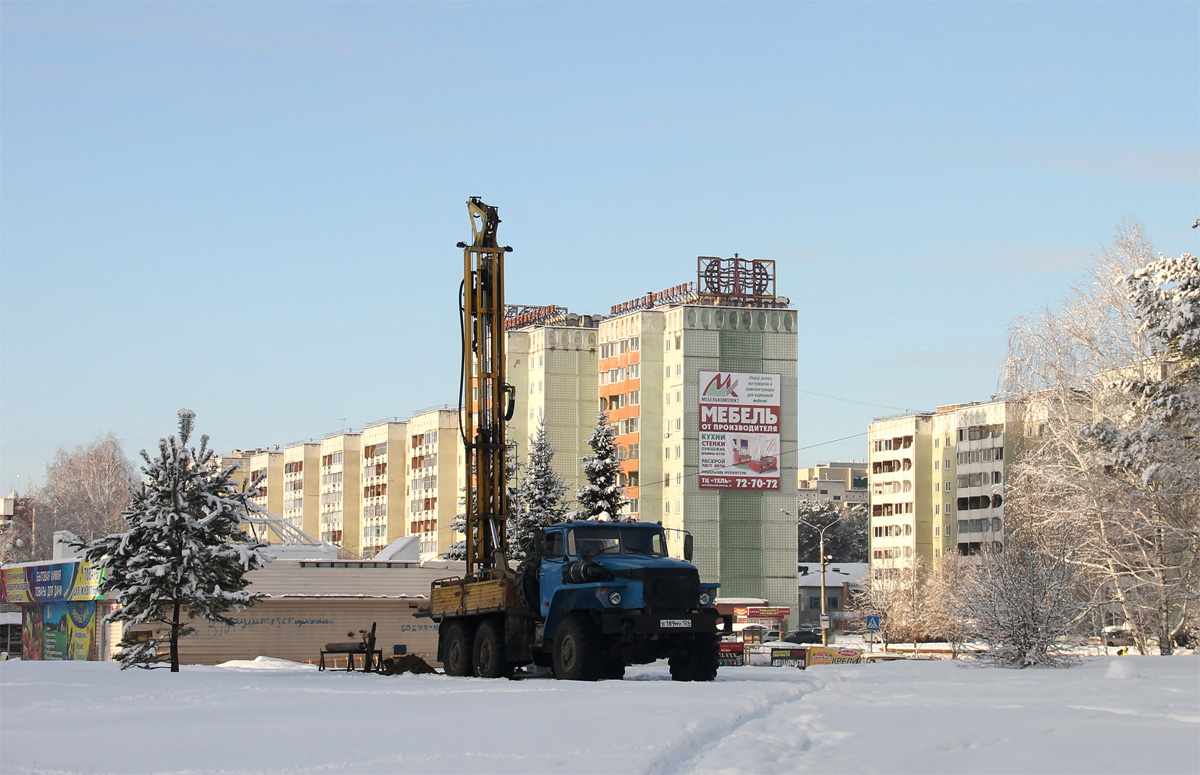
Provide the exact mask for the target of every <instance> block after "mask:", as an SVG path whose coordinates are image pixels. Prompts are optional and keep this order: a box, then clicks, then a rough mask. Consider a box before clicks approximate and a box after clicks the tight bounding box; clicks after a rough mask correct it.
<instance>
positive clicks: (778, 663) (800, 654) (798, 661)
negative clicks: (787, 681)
mask: <svg viewBox="0 0 1200 775" xmlns="http://www.w3.org/2000/svg"><path fill="white" fill-rule="evenodd" d="M771 667H798V668H800V669H801V670H803V669H804V649H802V648H794V649H791V648H772V649H771Z"/></svg>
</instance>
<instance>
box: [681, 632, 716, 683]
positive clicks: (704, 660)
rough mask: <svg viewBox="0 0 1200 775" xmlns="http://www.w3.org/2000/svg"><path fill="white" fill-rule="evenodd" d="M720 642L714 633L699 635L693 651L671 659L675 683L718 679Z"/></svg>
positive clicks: (693, 642)
mask: <svg viewBox="0 0 1200 775" xmlns="http://www.w3.org/2000/svg"><path fill="white" fill-rule="evenodd" d="M719 643H720V640H719V639H718V638H717V636H716V635H715V634H713V633H702V634H700V635H697V636H696V637H695V638H694V639H693V640H692V643H691V649H690V650H689V651H686V652H684V653H682V654H678V655H676V656H673V657H671V659H670V660H669V662H668V664H670V666H671V679H672V680H674V681H711V680H713V679H715V678H716V677H717V667H718V665H719V664H720V645H719Z"/></svg>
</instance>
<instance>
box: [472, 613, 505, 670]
mask: <svg viewBox="0 0 1200 775" xmlns="http://www.w3.org/2000/svg"><path fill="white" fill-rule="evenodd" d="M472 656H473V657H474V663H475V675H477V676H479V677H480V678H512V674H513V665H512V663H510V662H508V661H506V660H505V659H504V625H503V624H501V623H500V622H498V621H496V620H495V619H488V620H486V621H484V622H483V624H481V625H479V629H478V630H477V631H476V632H475V651H474V653H473V654H472Z"/></svg>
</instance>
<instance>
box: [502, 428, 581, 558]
mask: <svg viewBox="0 0 1200 775" xmlns="http://www.w3.org/2000/svg"><path fill="white" fill-rule="evenodd" d="M553 461H554V445H553V444H551V443H550V439H549V437H548V436H547V434H546V423H545V421H544V420H543V421H542V423H541V424H540V425H539V426H538V430H537V434H536V435H534V436H533V438H531V439H530V440H529V462H528V464H527V465H526V467H525V469H526V473H525V476H524V477H523V478H522V479H521V480H520V481H519V482H518V483H517V497H516V503H517V505H518V508H516V509H514V510H513V517H512V519H510V520H509V526H508V557H509V559H511V560H518V561H519V560H524V559H525V557H526V556H527V555H528V552H529V547H530V544H531V542H532V541H533V535H534V533H535V532H536V531H537V530H538V529H539V528H542V527H545V526H546V525H550V524H553V523H555V522H561V521H562V520H563V518H564V517H565V516H566V507H565V506H564V505H563V501H562V499H563V495H565V494H566V492H567V485H566V484H564V483H563V479H562V477H561V476H559V475H558V472H557V471H555V470H554V468H553V466H552V465H551V464H552V462H553Z"/></svg>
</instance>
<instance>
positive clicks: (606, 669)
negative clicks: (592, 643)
mask: <svg viewBox="0 0 1200 775" xmlns="http://www.w3.org/2000/svg"><path fill="white" fill-rule="evenodd" d="M624 677H625V663H624V662H623V661H621V660H620V659H606V660H604V666H603V667H602V668H601V669H600V678H601V679H602V680H604V681H620V680H621V679H623V678H624Z"/></svg>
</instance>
